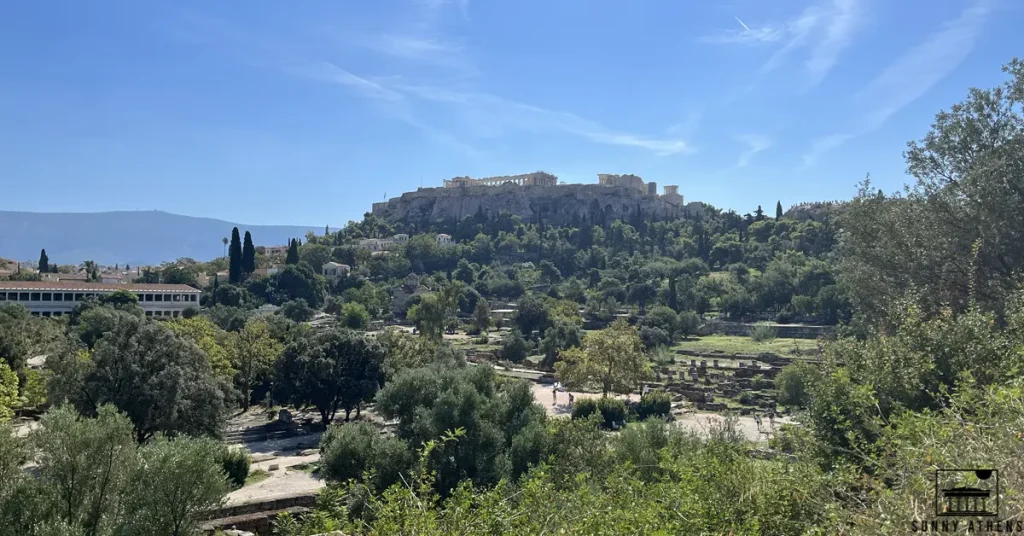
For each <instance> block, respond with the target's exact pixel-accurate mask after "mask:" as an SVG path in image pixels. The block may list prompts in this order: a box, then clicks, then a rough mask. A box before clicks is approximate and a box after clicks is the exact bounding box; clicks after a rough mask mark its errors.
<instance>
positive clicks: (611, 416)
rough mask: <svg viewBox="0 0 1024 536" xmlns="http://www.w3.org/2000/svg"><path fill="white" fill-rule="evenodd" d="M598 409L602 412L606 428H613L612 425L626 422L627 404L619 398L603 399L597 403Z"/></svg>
mask: <svg viewBox="0 0 1024 536" xmlns="http://www.w3.org/2000/svg"><path fill="white" fill-rule="evenodd" d="M597 409H598V410H600V411H601V417H602V418H604V425H605V427H606V428H611V427H612V423H616V422H626V403H625V402H624V401H622V400H619V399H618V398H609V397H603V398H601V399H600V400H598V402H597Z"/></svg>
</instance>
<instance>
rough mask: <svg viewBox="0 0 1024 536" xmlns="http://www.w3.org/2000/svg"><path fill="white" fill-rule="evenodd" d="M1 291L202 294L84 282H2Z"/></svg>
mask: <svg viewBox="0 0 1024 536" xmlns="http://www.w3.org/2000/svg"><path fill="white" fill-rule="evenodd" d="M0 290H80V291H82V292H89V291H94V292H95V291H104V290H110V291H113V290H128V291H132V292H146V291H149V292H160V291H163V292H202V291H200V290H199V289H196V288H192V287H190V286H188V285H164V284H150V283H86V282H84V281H0Z"/></svg>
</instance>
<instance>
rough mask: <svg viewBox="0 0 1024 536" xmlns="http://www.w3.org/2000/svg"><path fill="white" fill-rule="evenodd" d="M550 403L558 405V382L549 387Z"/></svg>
mask: <svg viewBox="0 0 1024 536" xmlns="http://www.w3.org/2000/svg"><path fill="white" fill-rule="evenodd" d="M551 405H552V406H556V405H558V384H557V383H556V384H555V386H554V387H552V388H551Z"/></svg>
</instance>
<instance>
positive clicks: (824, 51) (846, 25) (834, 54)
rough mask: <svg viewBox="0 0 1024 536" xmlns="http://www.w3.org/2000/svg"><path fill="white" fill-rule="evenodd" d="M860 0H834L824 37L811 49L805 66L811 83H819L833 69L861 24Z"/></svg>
mask: <svg viewBox="0 0 1024 536" xmlns="http://www.w3.org/2000/svg"><path fill="white" fill-rule="evenodd" d="M858 2H859V0H833V2H832V9H831V10H830V11H829V13H828V15H827V19H828V26H827V27H826V28H825V35H824V37H823V38H822V39H821V40H820V41H818V43H817V44H816V45H815V46H814V50H812V51H811V57H810V58H808V59H807V62H806V63H805V64H804V68H805V69H806V70H807V73H808V75H809V76H810V80H809V84H810V85H812V86H813V85H817V84H818V83H819V82H821V80H823V79H824V78H825V75H827V74H828V72H829V71H830V70H831V69H832V67H833V66H834V65H835V64H836V61H837V60H838V58H839V55H840V54H841V53H842V51H843V50H844V49H846V47H847V46H849V44H850V41H851V40H852V39H853V34H854V33H855V32H856V31H857V29H858V27H859V26H860V19H861V16H860V15H861V6H860V4H859V3H858Z"/></svg>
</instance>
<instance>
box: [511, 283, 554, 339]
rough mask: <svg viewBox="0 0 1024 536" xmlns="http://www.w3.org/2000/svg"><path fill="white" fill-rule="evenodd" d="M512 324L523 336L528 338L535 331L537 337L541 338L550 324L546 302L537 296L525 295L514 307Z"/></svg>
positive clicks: (549, 314)
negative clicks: (513, 323)
mask: <svg viewBox="0 0 1024 536" xmlns="http://www.w3.org/2000/svg"><path fill="white" fill-rule="evenodd" d="M513 322H515V324H516V326H518V327H519V331H520V332H522V334H523V335H525V336H528V337H529V336H532V334H533V332H535V331H536V332H537V334H538V337H543V336H544V331H545V330H546V329H547V328H548V325H550V323H551V313H550V311H548V303H547V301H546V300H545V299H544V298H542V297H541V296H539V295H537V294H527V295H526V296H524V297H523V299H521V300H519V303H518V304H517V305H516V313H515V317H514V319H513Z"/></svg>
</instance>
